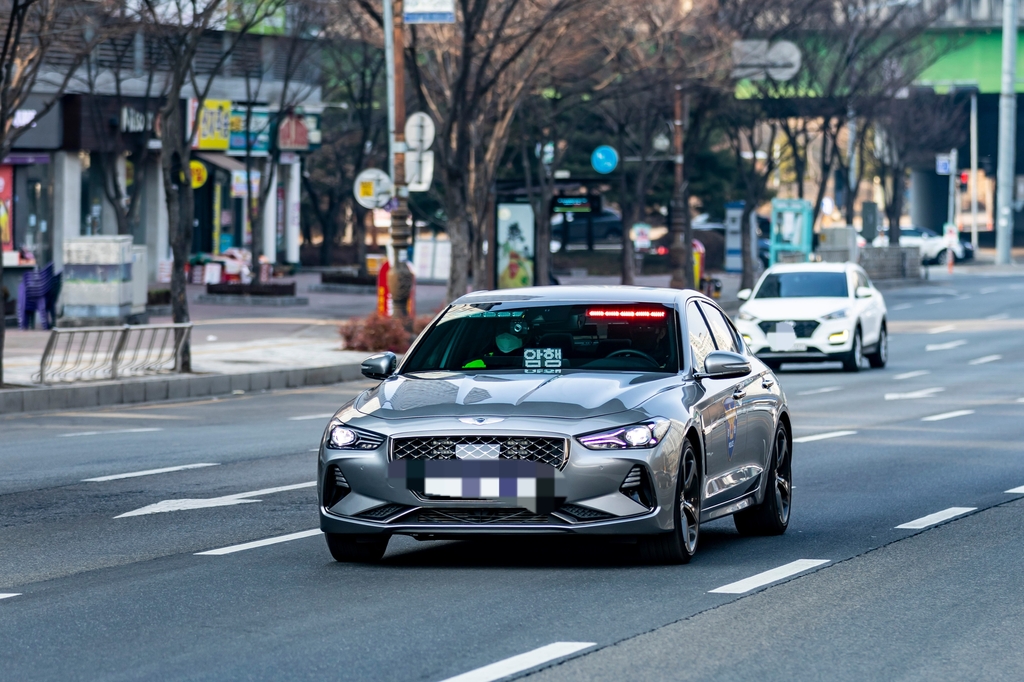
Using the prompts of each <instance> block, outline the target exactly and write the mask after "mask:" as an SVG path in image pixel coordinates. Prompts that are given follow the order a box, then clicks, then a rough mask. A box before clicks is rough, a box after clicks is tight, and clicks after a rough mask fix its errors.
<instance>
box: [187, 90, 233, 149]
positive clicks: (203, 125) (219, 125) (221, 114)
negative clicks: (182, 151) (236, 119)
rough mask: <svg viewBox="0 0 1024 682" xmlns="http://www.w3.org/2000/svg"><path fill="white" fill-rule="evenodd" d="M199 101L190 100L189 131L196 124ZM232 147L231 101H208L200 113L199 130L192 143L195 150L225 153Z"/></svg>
mask: <svg viewBox="0 0 1024 682" xmlns="http://www.w3.org/2000/svg"><path fill="white" fill-rule="evenodd" d="M197 104H198V103H197V101H196V100H194V99H193V100H189V107H188V113H189V115H188V129H189V130H190V131H191V130H192V126H193V124H194V122H195V116H196V109H197ZM230 146H231V100H227V99H208V100H204V101H203V110H202V111H201V112H199V129H198V130H197V131H196V138H195V140H194V141H193V142H192V148H193V149H207V150H220V151H225V150H227V149H228V148H229V147H230Z"/></svg>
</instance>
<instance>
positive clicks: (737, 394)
mask: <svg viewBox="0 0 1024 682" xmlns="http://www.w3.org/2000/svg"><path fill="white" fill-rule="evenodd" d="M746 395H747V392H746V391H744V390H743V389H741V388H737V389H736V390H735V391H733V392H732V398H733V400H742V399H743V398H745V397H746Z"/></svg>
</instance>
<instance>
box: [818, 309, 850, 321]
mask: <svg viewBox="0 0 1024 682" xmlns="http://www.w3.org/2000/svg"><path fill="white" fill-rule="evenodd" d="M849 314H850V310H849V308H843V309H842V310H837V311H835V312H834V313H829V314H828V315H822V316H821V319H823V320H841V319H842V318H844V317H846V316H847V315H849Z"/></svg>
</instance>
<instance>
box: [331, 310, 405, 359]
mask: <svg viewBox="0 0 1024 682" xmlns="http://www.w3.org/2000/svg"><path fill="white" fill-rule="evenodd" d="M339 331H340V332H341V339H342V341H343V346H344V348H345V349H346V350H369V351H385V350H389V351H392V352H394V353H404V352H405V351H406V350H408V348H409V342H410V338H409V332H407V331H405V327H403V326H402V322H401V320H399V319H397V318H394V317H383V316H381V315H378V314H377V313H373V314H372V315H369V316H367V317H363V318H353V319H351V320H348V321H346V322H342V323H341V326H340V328H339Z"/></svg>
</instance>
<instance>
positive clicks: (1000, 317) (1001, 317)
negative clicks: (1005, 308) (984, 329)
mask: <svg viewBox="0 0 1024 682" xmlns="http://www.w3.org/2000/svg"><path fill="white" fill-rule="evenodd" d="M985 319H986V320H992V321H996V320H1008V319H1010V314H1009V313H997V314H995V315H989V316H988V317H986V318H985Z"/></svg>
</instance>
